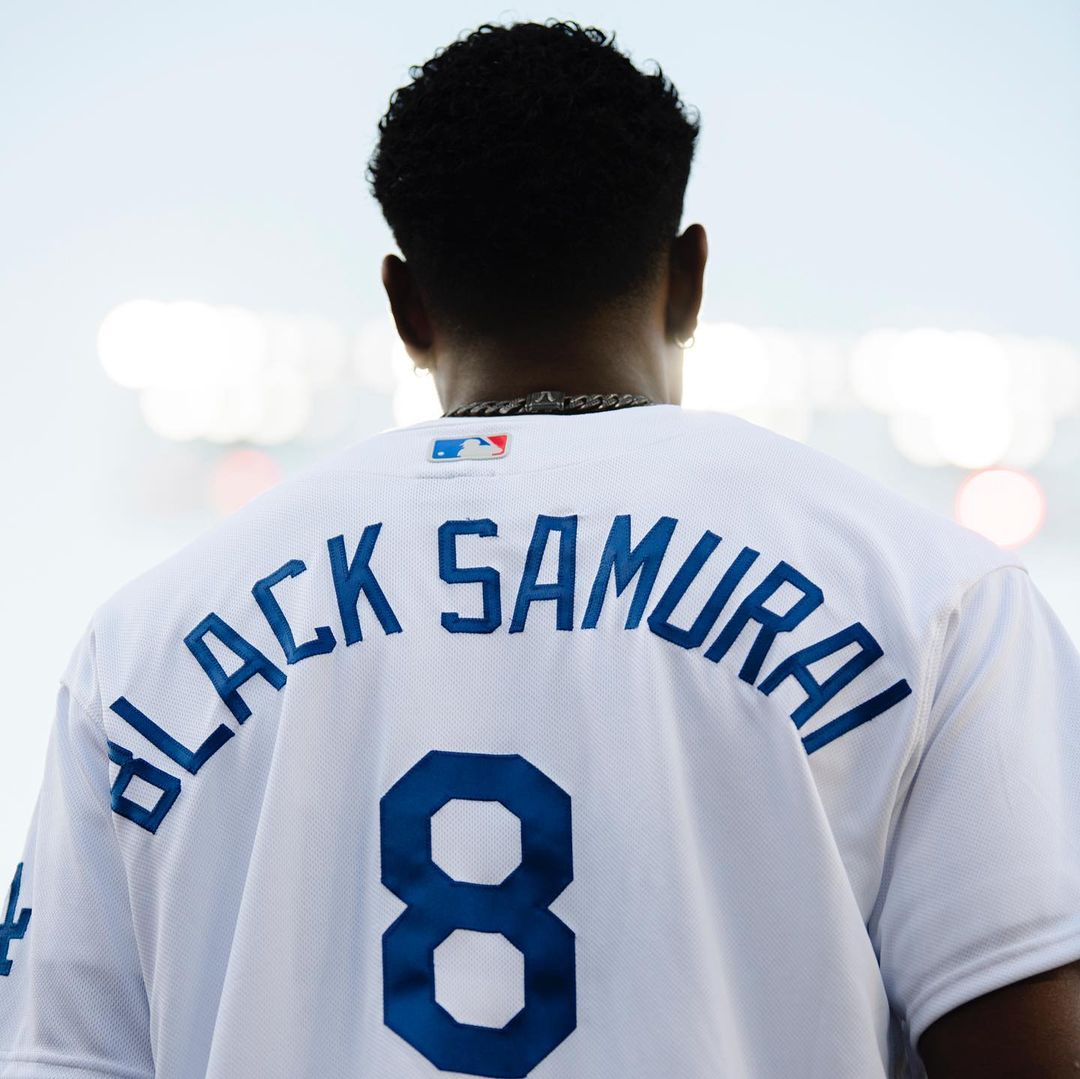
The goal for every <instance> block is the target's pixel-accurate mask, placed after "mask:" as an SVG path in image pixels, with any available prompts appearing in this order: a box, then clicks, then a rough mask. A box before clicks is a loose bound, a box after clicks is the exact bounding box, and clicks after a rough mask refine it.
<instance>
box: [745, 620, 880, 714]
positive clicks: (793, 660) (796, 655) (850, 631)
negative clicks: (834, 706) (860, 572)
mask: <svg viewBox="0 0 1080 1079" xmlns="http://www.w3.org/2000/svg"><path fill="white" fill-rule="evenodd" d="M849 644H858V645H859V647H860V649H861V651H860V652H859V653H858V655H855V656H852V657H851V659H849V660H848V661H847V662H846V663H844V664H843V666H841V667H840V668H839V670H837V671H835V672H834V673H833V674H831V675H830V676H829V677H828V678H826V679H825V681H824V682H820V683H819V682H818V680H817V679H816V678H815V677H814V676H813V675H812V674H811V673H810V664H811V663H817V662H818V661H819V660H822V659H824V658H825V657H826V656H831V655H834V654H835V653H837V652H839V651H841V650H842V649H844V648H846V647H847V646H848V645H849ZM884 654H885V653H884V652H883V651H882V649H881V645H880V644H878V643H877V641H876V640H874V638H873V636H872V635H871V634H870V631H869V630H868V629H867V628H866V627H865V626H864V625H863V624H862V623H861V622H856V623H855V624H854V625H853V626H848V627H847V628H846V629H842V630H840V632H839V633H834V634H833V635H832V636H831V637H826V638H825V639H824V640H823V641H818V642H817V643H816V644H812V645H809V646H808V647H806V648H801V649H799V651H798V652H793V653H792V654H791V655H790V656H788V657H787V659H785V660H784V661H783V662H782V663H780V664H779V665H778V666H776V667H775V668H773V670H772V671H771V672H770V673H769V674H768V675H767V676H766V677H765V678H764V679H763V680H762V682H761V683H760V684H759V685H758V689H760V690H761V692H762V693H764V694H765V696H766V697H767V696H768V695H769V694H770V693H772V691H773V690H774V689H776V687H777V686H778V685H780V683H781V682H783V681H784V679H785V678H794V679H795V680H796V681H797V682H798V683H799V685H800V686H802V688H803V689H804V690H805V691H806V700H805V701H803V702H802V704H800V705H799V707H798V708H796V709H795V711H794V712H792V713H791V718H792V719H793V720H794V721H795V727H796V729H801V728H802V725H803V724H804V723H805V722H806V721H807V720H808V719H809V718H810V717H811V716H813V715H815V714H816V713H817V712H818V711H819V710H820V709H821V708H822V706H823V705H825V704H827V703H828V702H829V701H831V700H832V699H833V697H835V696H836V695H837V693H839V692H840V690H842V689H843V688H844V686H846V685H847V684H848V683H849V682H850V681H851V680H852V679H853V678H855V677H857V676H858V675H860V674H861V673H862V672H863V671H865V670H866V668H867V667H869V666H870V665H871V664H872V663H876V662H877V661H878V660H879V659H881V657H882V656H883V655H884Z"/></svg>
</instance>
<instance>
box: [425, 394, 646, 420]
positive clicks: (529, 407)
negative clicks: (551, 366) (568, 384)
mask: <svg viewBox="0 0 1080 1079" xmlns="http://www.w3.org/2000/svg"><path fill="white" fill-rule="evenodd" d="M658 403H659V402H657V401H651V400H650V399H649V398H648V397H644V396H643V395H642V394H640V393H577V394H568V393H563V392H562V390H536V391H535V392H533V393H528V394H526V395H525V396H524V397H515V398H513V399H512V400H509V401H473V402H472V403H471V404H468V405H458V407H457V408H452V409H451V410H450V411H449V412H444V413H443V417H444V418H445V417H448V416H508V415H510V414H511V413H514V412H519V413H532V412H556V413H558V412H606V411H608V410H609V409H613V408H634V407H635V406H637V405H655V404H658Z"/></svg>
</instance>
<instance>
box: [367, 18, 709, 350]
mask: <svg viewBox="0 0 1080 1079" xmlns="http://www.w3.org/2000/svg"><path fill="white" fill-rule="evenodd" d="M614 42H615V35H614V34H611V35H610V37H609V36H608V35H607V34H605V32H604V31H602V30H599V29H597V28H596V27H587V28H582V27H581V26H580V25H578V24H577V23H575V22H563V21H554V20H552V19H548V20H547V21H546V22H544V23H543V24H541V23H536V22H518V23H514V24H511V25H509V26H499V25H494V24H491V23H484V24H483V25H482V26H479V27H478V28H477V29H476V30H473V31H472V32H470V33H469V34H468V36H466V37H464V38H461V37H460V36H459V38H458V39H457V40H455V41H454V42H453V43H451V44H450V45H448V46H444V47H442V48H440V49H437V50H436V52H435V54H434V55H433V56H432V58H431V59H430V60H428V61H427V62H426V63H424V64H423V65H421V66H412V67H410V68H409V74H410V76H411V77H412V79H413V81H412V82H411V83H409V84H408V85H407V86H403V87H400V88H399V89H397V90H395V91H394V92H393V94H391V96H390V99H389V109H388V110H387V112H386V114H385V115H384V116H383V117H382V118H381V119H380V121H379V125H378V126H379V138H378V143H377V146H376V148H375V151H374V152H373V154H372V156H371V159H370V160H369V162H368V166H367V172H366V177H367V180H368V182H369V185H370V188H371V192H372V194H373V195H374V197H375V198H376V199H377V200H378V202H379V204H380V205H381V207H382V212H383V215H384V217H385V218H386V221H387V224H388V225H389V226H390V229H391V231H392V232H393V234H394V239H395V241H396V243H397V245H398V247H399V248H400V250H401V253H402V254H403V255H404V256H405V258H406V260H407V261H408V262H409V264H410V266H411V267H412V270H413V273H414V275H415V277H416V280H417V282H418V283H419V285H420V288H421V290H422V291H423V293H424V295H425V297H426V299H427V303H428V306H429V309H430V310H431V311H432V313H433V315H434V316H435V317H436V318H437V319H439V321H440V322H441V323H443V324H444V325H445V327H446V328H447V329H448V330H452V331H453V332H463V333H465V334H470V333H477V332H479V333H490V332H496V333H497V332H502V331H505V330H508V329H512V328H516V329H522V328H525V329H538V330H539V329H542V327H543V326H544V324H545V322H547V321H548V320H550V319H552V318H561V319H565V318H566V317H567V316H570V317H571V318H574V317H576V316H580V315H584V314H585V313H587V312H588V311H589V310H591V309H595V308H596V307H598V306H607V305H610V304H619V303H624V302H626V301H627V300H631V299H633V298H636V297H638V296H639V295H640V294H642V293H643V291H644V290H645V289H646V288H648V287H649V286H650V285H652V284H654V283H655V282H656V280H657V276H658V274H659V271H660V265H661V261H660V256H661V255H662V254H663V251H664V249H665V247H666V246H667V245H668V244H669V243H670V242H671V240H672V239H674V237H675V236H676V235H677V233H678V228H679V222H680V219H681V217H682V211H683V198H684V195H685V191H686V184H687V180H688V179H689V175H690V165H691V162H692V159H693V155H694V147H695V140H696V138H697V135H698V132H699V130H700V116H699V114H698V113H697V110H696V109H695V110H693V115H692V116H691V115H688V114H687V110H686V108H685V107H684V105H683V103H682V102H681V100H680V98H679V94H678V91H677V90H676V89H675V87H674V86H673V85H672V83H671V82H670V80H669V79H667V78H666V77H665V75H664V73H663V70H662V69H661V68H660V65H659V63H657V64H656V72H655V73H653V74H649V73H645V72H642V71H640V70H638V68H636V67H635V66H634V65H633V63H631V61H630V59H629V58H628V57H627V56H626V55H624V54H623V53H622V52H620V51H619V50H618V49H616V48H615V44H614ZM654 62H655V61H654Z"/></svg>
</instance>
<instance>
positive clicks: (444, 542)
mask: <svg viewBox="0 0 1080 1079" xmlns="http://www.w3.org/2000/svg"><path fill="white" fill-rule="evenodd" d="M498 534H499V526H498V525H497V524H496V523H495V522H494V521H493V520H491V518H490V517H483V518H481V519H480V520H478V521H444V522H443V523H442V524H441V525H439V576H440V577H441V578H442V579H443V580H444V581H446V583H447V584H479V585H481V586H482V588H483V596H484V613H483V615H481V617H479V618H462V616H461V615H460V614H458V613H457V612H456V611H453V612H451V611H443V612H442V614H441V616H440V621H441V622H442V625H443V628H444V629H447V630H449V631H450V632H451V633H492V632H494V631H495V630H496V629H498V628H499V626H500V625H502V596H501V594H500V589H499V571H498V570H497V569H495V568H494V567H493V566H472V567H468V568H462V567H459V566H458V564H457V537H458V536H462V535H472V536H497V535H498Z"/></svg>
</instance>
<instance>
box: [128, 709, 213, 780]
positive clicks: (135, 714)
mask: <svg viewBox="0 0 1080 1079" xmlns="http://www.w3.org/2000/svg"><path fill="white" fill-rule="evenodd" d="M109 707H110V708H111V709H112V710H113V711H114V712H115V713H116V714H117V715H118V716H119V717H120V718H121V719H122V720H123V721H124V722H125V723H128V724H130V725H131V726H132V727H134V728H135V730H137V731H138V732H139V734H141V735H142V736H143V737H144V738H145V739H146V740H147V741H148V742H149V743H150V744H151V745H154V746H157V748H158V749H160V750H161V752H162V753H164V754H165V756H166V757H168V758H169V759H170V760H174V761H176V763H177V764H179V765H180V767H181V768H183V769H184V771H185V772H190V773H191V774H192V775H196V774H197V773H198V771H199V769H200V768H201V767H202V766H203V765H204V764H205V763H206V762H207V761H208V760H209V759H210V758H211V757H212V756H213V755H214V754H215V753H216V752H217V751H218V750H219V749H220V748H221V747H222V746H223V745H224V744H225V743H226V742H227V741H228V740H229V739H230V738H231V737H232V736H233V732H232V731H230V730H229V728H228V727H226V726H225V724H224V723H222V724H221V725H220V726H219V727H218V728H217V730H216V731H214V732H213V733H212V734H211V735H210V737H209V738H207V739H206V741H205V742H203V744H202V745H201V746H199V748H198V749H197V750H195V751H194V752H192V751H191V750H190V749H188V748H187V746H185V745H181V743H180V742H178V741H177V740H176V739H175V738H173V737H172V735H170V734H168V733H167V732H166V731H163V730H162V729H161V728H160V727H159V726H158V725H157V724H156V723H155V722H154V721H153V720H152V719H151V718H150V717H149V716H147V715H144V714H143V713H142V712H140V711H139V709H138V708H136V707H135V705H133V704H132V703H131V701H129V700H128V699H127V697H117V698H116V700H115V701H113V702H112V704H110V705H109Z"/></svg>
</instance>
